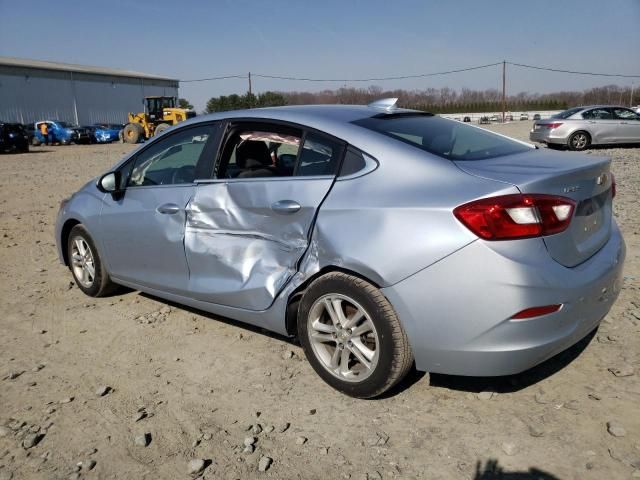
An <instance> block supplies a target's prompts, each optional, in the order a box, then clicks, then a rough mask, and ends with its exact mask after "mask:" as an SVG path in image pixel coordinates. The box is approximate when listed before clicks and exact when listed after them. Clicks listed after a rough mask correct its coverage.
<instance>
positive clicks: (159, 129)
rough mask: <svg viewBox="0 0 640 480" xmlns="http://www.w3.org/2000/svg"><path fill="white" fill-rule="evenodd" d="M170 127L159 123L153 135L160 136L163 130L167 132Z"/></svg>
mask: <svg viewBox="0 0 640 480" xmlns="http://www.w3.org/2000/svg"><path fill="white" fill-rule="evenodd" d="M170 127H171V125H169V124H168V123H161V124H159V125H158V126H157V127H156V129H155V131H154V133H153V134H154V135H160V134H161V133H162V132H164V131H165V130H167V129H168V128H170Z"/></svg>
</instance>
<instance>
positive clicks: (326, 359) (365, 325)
mask: <svg viewBox="0 0 640 480" xmlns="http://www.w3.org/2000/svg"><path fill="white" fill-rule="evenodd" d="M307 322H308V324H307V325H308V328H307V332H308V336H309V342H310V344H311V347H312V349H313V353H314V354H315V356H316V358H317V359H318V360H320V363H321V364H322V366H323V367H324V368H325V369H326V370H327V371H329V372H330V373H331V374H332V375H334V376H336V377H338V378H339V379H340V380H344V381H348V382H361V381H363V380H365V379H366V378H367V377H369V376H370V375H371V374H372V373H373V372H374V370H375V368H376V366H377V364H378V358H379V356H380V340H379V337H378V332H377V331H376V327H375V325H374V324H373V322H372V321H371V318H370V316H369V314H368V313H367V312H366V310H365V309H364V308H363V307H362V306H361V305H360V304H358V302H356V301H355V300H354V299H352V298H350V297H348V296H346V295H341V294H335V293H332V294H327V295H324V296H322V297H320V298H318V299H317V300H316V301H315V303H314V304H313V305H312V307H311V309H310V311H309V316H308V318H307Z"/></svg>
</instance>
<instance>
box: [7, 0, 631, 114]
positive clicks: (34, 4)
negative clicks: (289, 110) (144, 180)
mask: <svg viewBox="0 0 640 480" xmlns="http://www.w3.org/2000/svg"><path fill="white" fill-rule="evenodd" d="M0 55H4V56H15V57H25V58H36V59H41V60H53V61H61V62H68V63H79V64H87V65H99V66H107V67H114V68H124V69H132V70H138V71H141V72H146V73H155V74H162V75H168V76H172V77H176V78H179V79H192V78H202V77H210V76H218V75H226V74H245V73H246V72H248V71H251V72H259V73H264V74H276V75H290V76H307V77H320V78H322V77H324V78H327V77H328V78H336V77H338V78H358V77H360V78H362V77H371V76H375V77H380V76H394V75H401V74H417V73H425V72H434V71H442V70H449V69H455V68H461V67H467V66H474V65H482V64H487V63H493V62H497V61H501V60H503V59H506V60H510V61H514V62H519V63H526V64H533V65H546V66H553V67H558V68H566V69H570V70H587V71H598V72H615V73H626V74H640V0H607V1H605V0H562V1H560V0H535V1H513V0H511V1H506V0H485V1H480V0H450V1H446V2H444V1H426V0H423V1H418V0H386V1H378V0H369V1H356V0H353V1H349V0H342V1H339V0H322V1H301V0H298V1H295V0H291V1H285V0H273V1H267V0H262V1H258V0H256V1H246V0H228V1H223V0H219V1H192V0H181V1H176V0H173V1H170V0H153V1H149V0H108V1H105V2H87V1H71V0H56V1H53V2H52V1H50V0H49V1H39V0H36V1H30V2H24V1H23V2H17V1H14V0H0ZM500 75H501V71H500V68H499V67H493V68H490V69H486V70H482V71H474V72H467V73H462V74H455V75H449V76H446V77H432V78H427V79H411V80H398V81H387V82H372V84H377V85H380V86H382V87H383V88H406V89H416V88H417V89H422V88H427V87H436V88H439V87H442V86H449V87H452V88H457V89H458V88H461V87H469V88H496V87H499V86H500ZM610 83H618V84H626V85H629V84H630V83H631V80H630V79H606V78H598V77H581V76H575V75H564V74H556V73H545V72H536V71H531V70H521V69H516V68H511V67H510V68H509V71H508V90H509V92H510V93H517V92H519V91H537V92H547V91H554V90H561V89H582V88H585V87H590V86H596V85H605V84H610ZM635 83H636V86H637V87H640V79H636V80H635ZM346 84H347V85H348V86H367V84H360V83H349V82H347V83H346ZM343 85H344V83H320V84H319V83H305V82H293V81H277V80H267V79H254V82H253V86H254V91H256V92H261V91H265V90H321V89H324V88H336V87H339V86H343ZM246 89H247V85H246V81H245V80H224V81H216V82H204V83H198V84H183V85H182V86H181V89H180V94H181V96H184V97H187V98H189V99H190V100H191V101H192V103H194V104H195V105H196V107H197V108H198V110H200V109H202V108H203V107H204V104H205V103H206V100H207V99H208V98H209V97H211V96H217V95H223V94H230V93H243V92H244V91H246Z"/></svg>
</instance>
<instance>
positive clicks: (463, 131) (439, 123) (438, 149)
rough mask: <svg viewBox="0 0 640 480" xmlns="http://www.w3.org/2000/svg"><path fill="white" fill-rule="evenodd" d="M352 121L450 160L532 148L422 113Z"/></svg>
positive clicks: (523, 150) (497, 155)
mask: <svg viewBox="0 0 640 480" xmlns="http://www.w3.org/2000/svg"><path fill="white" fill-rule="evenodd" d="M353 123H354V124H356V125H359V126H361V127H364V128H368V129H369V130H373V131H375V132H379V133H381V134H383V135H387V136H389V137H391V138H395V139H396V140H400V141H401V142H404V143H408V144H409V145H413V146H414V147H417V148H419V149H421V150H424V151H427V152H429V153H433V154H435V155H438V156H440V157H443V158H447V159H449V160H485V159H488V158H495V157H501V156H503V155H512V154H514V153H522V152H527V151H529V150H530V149H531V147H529V146H527V145H524V144H522V143H520V142H517V141H515V140H511V139H509V138H505V137H502V136H500V135H496V134H494V133H491V132H489V131H487V130H483V129H481V128H478V127H472V126H469V125H465V124H464V123H461V122H456V121H453V120H447V119H444V118H441V117H435V116H431V115H424V114H420V113H409V114H404V113H401V114H395V115H394V114H391V115H376V116H374V117H369V118H364V119H362V120H356V121H355V122H353Z"/></svg>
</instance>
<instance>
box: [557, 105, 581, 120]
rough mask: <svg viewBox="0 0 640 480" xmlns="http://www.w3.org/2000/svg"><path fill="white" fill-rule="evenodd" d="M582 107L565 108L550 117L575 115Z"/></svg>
mask: <svg viewBox="0 0 640 480" xmlns="http://www.w3.org/2000/svg"><path fill="white" fill-rule="evenodd" d="M582 110H584V108H582V107H579V108H570V109H569V110H565V111H564V112H560V113H556V114H555V115H553V116H552V117H551V118H569V117H570V116H571V115H575V114H576V113H578V112H581V111H582Z"/></svg>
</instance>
